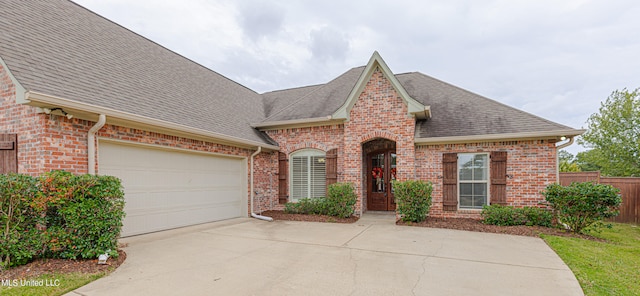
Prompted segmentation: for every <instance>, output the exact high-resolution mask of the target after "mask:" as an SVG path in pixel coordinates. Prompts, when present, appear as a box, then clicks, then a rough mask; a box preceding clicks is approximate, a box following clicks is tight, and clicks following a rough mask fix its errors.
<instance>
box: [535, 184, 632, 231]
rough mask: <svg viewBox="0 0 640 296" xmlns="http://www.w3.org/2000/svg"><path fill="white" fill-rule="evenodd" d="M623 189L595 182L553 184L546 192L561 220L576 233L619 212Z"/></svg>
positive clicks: (545, 194)
mask: <svg viewBox="0 0 640 296" xmlns="http://www.w3.org/2000/svg"><path fill="white" fill-rule="evenodd" d="M618 193H619V190H618V189H617V188H615V187H613V186H611V185H603V184H595V183H591V182H584V183H573V184H571V185H569V186H561V185H559V184H551V185H549V186H547V188H546V190H545V191H543V192H542V194H543V195H544V196H545V197H546V199H547V201H548V202H549V204H550V205H551V207H552V208H553V210H554V212H555V214H556V215H557V218H558V221H559V222H560V223H564V224H565V225H567V226H568V227H569V229H570V230H571V231H573V232H576V233H580V232H582V231H583V230H585V229H586V228H587V227H589V226H593V227H597V225H598V224H597V223H596V222H601V221H602V220H604V219H607V218H611V217H615V216H617V215H618V213H619V212H618V207H619V206H620V203H621V202H622V199H621V197H620V195H619V194H618Z"/></svg>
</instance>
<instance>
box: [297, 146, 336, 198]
mask: <svg viewBox="0 0 640 296" xmlns="http://www.w3.org/2000/svg"><path fill="white" fill-rule="evenodd" d="M290 165H291V168H290V170H289V171H290V172H291V174H290V176H291V191H290V193H291V194H290V198H291V201H296V200H299V199H302V198H317V197H324V196H325V192H326V184H327V183H326V182H327V181H326V177H325V176H326V156H325V153H324V152H322V151H319V150H312V149H305V150H300V151H297V152H294V153H292V154H291V156H290Z"/></svg>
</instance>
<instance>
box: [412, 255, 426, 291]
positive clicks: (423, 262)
mask: <svg viewBox="0 0 640 296" xmlns="http://www.w3.org/2000/svg"><path fill="white" fill-rule="evenodd" d="M428 258H429V256H425V257H424V258H423V259H422V265H421V266H422V273H421V274H420V275H418V279H416V283H415V284H413V288H411V294H413V295H414V296H415V295H416V287H418V284H419V283H420V281H421V280H422V277H423V276H424V274H425V273H427V268H426V267H425V264H427V259H428Z"/></svg>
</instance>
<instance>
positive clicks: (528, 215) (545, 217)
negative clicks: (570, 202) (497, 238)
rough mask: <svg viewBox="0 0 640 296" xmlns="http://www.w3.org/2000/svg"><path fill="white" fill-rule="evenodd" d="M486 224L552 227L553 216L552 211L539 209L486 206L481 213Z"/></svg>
mask: <svg viewBox="0 0 640 296" xmlns="http://www.w3.org/2000/svg"><path fill="white" fill-rule="evenodd" d="M480 215H481V216H482V219H483V221H482V222H483V223H484V224H491V225H499V226H515V225H527V226H535V225H538V226H544V227H551V226H552V225H553V224H552V221H553V215H552V214H551V212H550V211H548V210H546V209H542V208H538V207H523V208H514V207H510V206H501V205H490V206H488V205H485V206H484V207H482V213H480Z"/></svg>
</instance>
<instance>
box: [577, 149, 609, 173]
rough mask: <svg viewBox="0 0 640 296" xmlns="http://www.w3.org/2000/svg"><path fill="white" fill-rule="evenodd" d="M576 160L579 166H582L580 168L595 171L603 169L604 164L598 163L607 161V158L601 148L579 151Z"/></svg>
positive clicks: (584, 170) (585, 170)
mask: <svg viewBox="0 0 640 296" xmlns="http://www.w3.org/2000/svg"><path fill="white" fill-rule="evenodd" d="M574 162H575V164H577V165H578V167H580V170H581V171H583V172H595V171H602V170H603V169H602V166H600V165H598V163H603V162H606V159H605V158H604V156H603V155H602V153H601V152H600V150H599V149H591V150H587V151H583V152H578V154H577V155H576V159H575V160H574Z"/></svg>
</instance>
